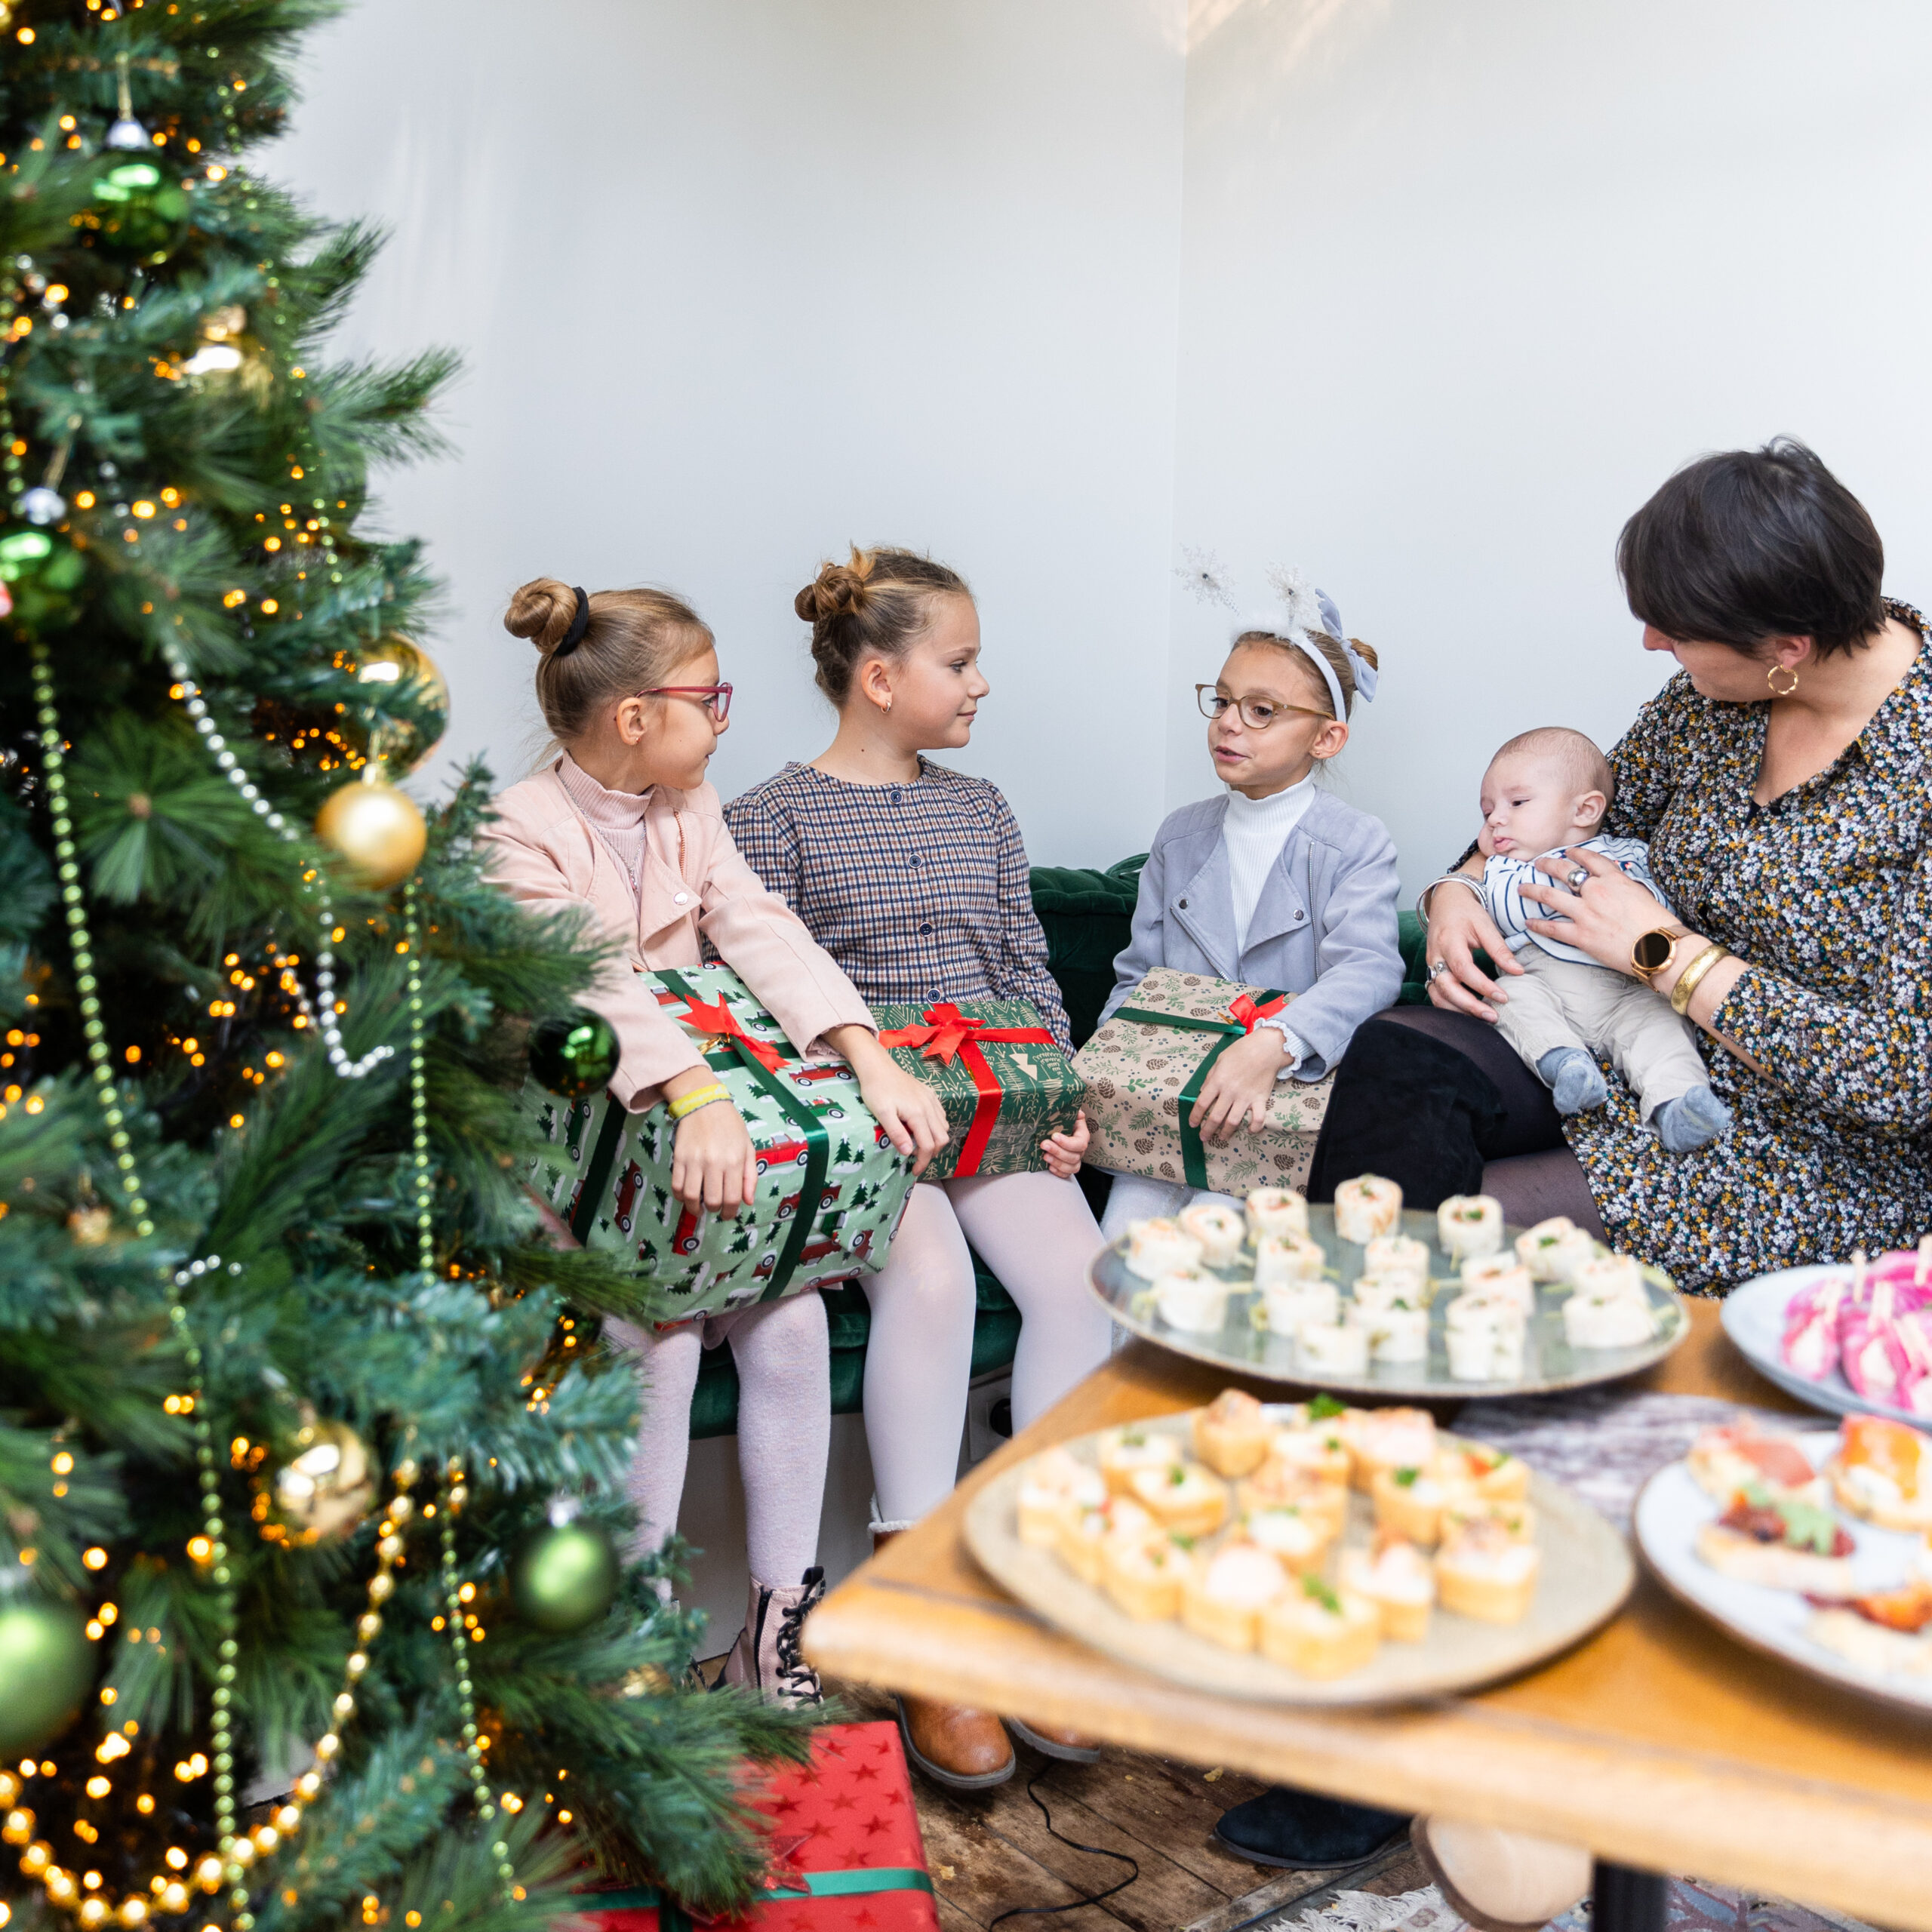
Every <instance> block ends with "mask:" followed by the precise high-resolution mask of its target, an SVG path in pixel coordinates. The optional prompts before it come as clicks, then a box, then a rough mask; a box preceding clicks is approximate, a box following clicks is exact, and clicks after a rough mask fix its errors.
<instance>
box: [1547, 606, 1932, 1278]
mask: <svg viewBox="0 0 1932 1932" xmlns="http://www.w3.org/2000/svg"><path fill="white" fill-rule="evenodd" d="M1886 608H1887V611H1888V612H1889V614H1890V615H1891V616H1893V617H1896V618H1898V619H1899V620H1900V621H1902V622H1903V623H1909V624H1910V625H1912V626H1913V627H1914V628H1915V629H1916V630H1917V631H1918V632H1919V634H1920V635H1921V638H1927V639H1932V633H1928V632H1927V626H1926V623H1925V620H1924V618H1923V617H1921V616H1920V615H1919V614H1918V612H1917V611H1915V610H1913V609H1912V608H1911V607H1910V606H1909V605H1903V604H1897V603H1892V602H1890V601H1887V607H1886ZM1769 713H1770V706H1768V705H1764V704H1724V703H1717V702H1715V701H1714V700H1711V699H1709V698H1705V697H1700V696H1699V695H1698V694H1697V692H1696V691H1694V690H1693V689H1692V688H1691V686H1690V679H1689V678H1688V677H1687V675H1684V674H1683V673H1682V672H1679V674H1678V675H1677V676H1676V677H1675V678H1672V680H1671V681H1670V682H1669V684H1668V685H1666V686H1665V687H1664V688H1663V691H1661V692H1660V693H1659V694H1658V695H1657V697H1655V698H1654V699H1653V700H1651V703H1648V704H1647V705H1646V706H1644V709H1643V711H1642V712H1641V714H1640V715H1639V716H1638V719H1637V721H1636V723H1635V724H1634V725H1633V726H1632V728H1631V729H1630V731H1629V732H1628V733H1627V734H1626V736H1625V737H1624V738H1623V740H1622V742H1621V743H1619V744H1618V746H1617V748H1616V749H1615V750H1614V752H1612V753H1611V764H1612V766H1613V768H1614V771H1615V773H1616V778H1617V798H1616V802H1615V804H1614V806H1613V808H1612V809H1611V814H1610V817H1609V820H1608V824H1607V829H1608V830H1609V831H1611V832H1613V833H1614V834H1616V835H1618V836H1620V837H1623V838H1642V839H1647V841H1649V843H1650V848H1651V868H1652V870H1653V871H1654V873H1655V875H1656V877H1657V883H1658V884H1659V885H1660V887H1661V888H1663V891H1664V892H1665V893H1666V894H1667V895H1668V896H1669V899H1670V900H1671V903H1672V904H1673V905H1674V906H1675V907H1676V908H1677V909H1678V913H1679V915H1680V916H1681V918H1682V920H1683V921H1684V924H1686V925H1687V926H1688V927H1689V928H1690V929H1691V931H1694V932H1698V933H1702V934H1705V935H1706V936H1707V937H1709V938H1711V939H1714V940H1721V941H1722V942H1723V943H1724V945H1726V946H1728V947H1730V949H1731V951H1732V952H1734V953H1736V954H1737V955H1738V956H1739V958H1741V959H1743V960H1744V961H1746V962H1747V964H1749V968H1750V969H1751V970H1750V971H1748V972H1746V974H1744V975H1743V977H1742V978H1741V979H1740V980H1739V981H1738V983H1737V986H1735V987H1734V989H1732V991H1731V992H1730V994H1729V995H1727V998H1725V1000H1724V1004H1722V1006H1721V1007H1720V1008H1718V1012H1717V1014H1716V1015H1715V1023H1716V1025H1717V1026H1718V1027H1719V1028H1720V1029H1721V1030H1722V1031H1723V1032H1725V1033H1727V1035H1730V1038H1733V1039H1734V1040H1735V1041H1737V1043H1738V1044H1739V1045H1740V1046H1741V1047H1742V1048H1743V1049H1744V1050H1745V1051H1746V1052H1747V1053H1749V1054H1750V1056H1751V1057H1752V1059H1753V1060H1755V1061H1756V1062H1757V1063H1758V1065H1759V1066H1762V1067H1764V1069H1767V1073H1766V1074H1765V1075H1760V1074H1757V1073H1754V1072H1752V1070H1751V1069H1749V1067H1747V1066H1744V1065H1743V1063H1742V1062H1740V1060H1737V1059H1736V1058H1734V1057H1733V1056H1732V1055H1731V1054H1730V1053H1728V1052H1727V1051H1725V1049H1724V1048H1722V1047H1721V1046H1720V1045H1719V1044H1718V1043H1717V1042H1716V1041H1714V1040H1712V1039H1711V1038H1709V1036H1708V1035H1704V1034H1702V1033H1700V1035H1699V1036H1698V1044H1699V1046H1700V1049H1701V1050H1702V1051H1703V1055H1704V1058H1705V1060H1706V1063H1708V1064H1709V1067H1710V1069H1711V1084H1712V1087H1713V1088H1715V1090H1716V1091H1717V1093H1718V1097H1720V1098H1721V1099H1722V1100H1724V1102H1725V1103H1726V1104H1727V1106H1729V1107H1730V1109H1731V1110H1732V1112H1733V1114H1734V1116H1735V1119H1736V1125H1735V1127H1734V1129H1733V1130H1732V1131H1731V1132H1730V1134H1725V1135H1721V1136H1720V1137H1718V1139H1717V1140H1714V1141H1712V1142H1710V1143H1709V1144H1708V1145H1707V1146H1704V1147H1702V1148H1700V1149H1698V1150H1697V1152H1694V1153H1690V1154H1668V1153H1666V1152H1664V1150H1663V1146H1662V1145H1661V1143H1660V1142H1659V1141H1658V1140H1657V1137H1656V1136H1655V1135H1654V1134H1652V1133H1651V1132H1650V1131H1648V1130H1647V1128H1644V1126H1643V1125H1642V1124H1641V1121H1640V1120H1639V1118H1638V1112H1637V1106H1636V1103H1635V1097H1634V1096H1633V1095H1632V1093H1631V1091H1630V1090H1629V1088H1628V1087H1627V1086H1626V1084H1624V1083H1623V1081H1622V1080H1621V1078H1619V1077H1617V1075H1614V1073H1612V1074H1610V1075H1609V1078H1610V1099H1609V1101H1608V1103H1607V1104H1606V1105H1605V1106H1602V1107H1601V1108H1598V1109H1595V1111H1593V1112H1589V1113H1586V1114H1580V1115H1572V1116H1571V1118H1569V1119H1568V1120H1567V1121H1565V1122H1564V1131H1565V1133H1566V1134H1567V1136H1568V1138H1569V1141H1570V1144H1571V1148H1572V1149H1574V1152H1575V1153H1576V1155H1577V1158H1578V1160H1580V1161H1581V1162H1582V1163H1583V1169H1584V1171H1585V1173H1586V1174H1587V1175H1588V1177H1589V1183H1590V1192H1591V1193H1592V1195H1593V1196H1594V1197H1595V1201H1596V1204H1597V1208H1598V1213H1599V1214H1601V1216H1602V1217H1603V1223H1604V1229H1605V1230H1606V1232H1607V1233H1608V1234H1609V1235H1610V1237H1611V1240H1612V1241H1614V1243H1615V1244H1617V1246H1618V1247H1621V1248H1625V1249H1627V1250H1628V1251H1630V1252H1632V1253H1633V1254H1639V1255H1641V1256H1643V1257H1645V1258H1646V1259H1647V1260H1652V1261H1654V1262H1655V1263H1657V1264H1658V1265H1659V1266H1661V1267H1663V1268H1666V1269H1669V1271H1670V1272H1671V1273H1672V1275H1674V1276H1675V1278H1676V1279H1677V1281H1678V1285H1679V1286H1680V1287H1684V1288H1687V1289H1697V1290H1701V1291H1705V1292H1707V1293H1718V1294H1722V1293H1724V1292H1725V1291H1727V1290H1728V1289H1730V1288H1731V1287H1735V1286H1736V1285H1737V1284H1739V1283H1740V1282H1741V1281H1745V1280H1747V1279H1748V1278H1749V1277H1751V1276H1752V1275H1756V1274H1760V1273H1762V1272H1765V1271H1766V1270H1767V1269H1774V1268H1784V1267H1790V1266H1795V1265H1796V1264H1797V1263H1801V1262H1807V1261H1825V1260H1836V1259H1840V1258H1842V1257H1845V1256H1847V1255H1849V1254H1850V1252H1851V1251H1852V1250H1853V1249H1854V1247H1865V1248H1867V1249H1870V1250H1872V1251H1877V1250H1879V1249H1881V1248H1886V1247H1901V1246H1904V1247H1909V1246H1911V1245H1912V1244H1913V1243H1914V1242H1915V1241H1917V1240H1918V1237H1919V1236H1920V1235H1922V1234H1924V1233H1927V1232H1932V768H1929V767H1928V763H1927V755H1928V753H1929V752H1932V651H1928V650H1927V649H1925V648H1921V650H1920V651H1919V654H1918V657H1916V658H1915V659H1914V660H1913V661H1912V667H1911V669H1909V671H1908V672H1906V675H1905V678H1904V679H1903V681H1902V682H1901V683H1900V685H1898V687H1897V689H1896V690H1894V691H1893V692H1892V693H1891V694H1890V696H1889V697H1887V699H1886V700H1885V701H1884V703H1883V704H1881V706H1879V707H1878V710H1877V712H1875V714H1874V715H1873V716H1872V719H1871V721H1870V722H1869V724H1867V725H1866V728H1865V729H1864V731H1863V732H1862V733H1860V735H1859V737H1857V739H1856V740H1854V743H1852V744H1851V745H1850V746H1848V747H1847V749H1846V750H1845V751H1844V752H1843V753H1841V755H1839V757H1838V758H1836V759H1835V761H1833V762H1832V764H1830V765H1829V766H1827V767H1826V769H1825V770H1824V771H1821V772H1820V773H1818V774H1817V776H1816V777H1813V778H1810V779H1807V780H1806V781H1805V783H1803V784H1801V785H1799V786H1795V787H1794V788H1793V789H1792V790H1790V791H1789V792H1786V793H1785V794H1784V795H1783V796H1782V797H1780V798H1777V799H1775V800H1774V801H1772V803H1770V804H1768V805H1758V804H1754V803H1753V802H1752V797H1751V792H1752V787H1753V786H1755V784H1756V783H1757V782H1758V768H1759V764H1760V763H1761V759H1762V757H1763V753H1764V731H1765V726H1766V723H1767V719H1768V716H1769ZM1606 1072H1608V1069H1606ZM1767 1076H1768V1077H1767Z"/></svg>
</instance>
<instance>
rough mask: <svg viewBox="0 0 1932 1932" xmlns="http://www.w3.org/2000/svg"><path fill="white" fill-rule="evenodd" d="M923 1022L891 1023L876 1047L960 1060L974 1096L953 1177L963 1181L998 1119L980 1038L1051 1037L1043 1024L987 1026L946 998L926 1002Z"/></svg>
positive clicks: (1039, 1041) (1045, 1041)
mask: <svg viewBox="0 0 1932 1932" xmlns="http://www.w3.org/2000/svg"><path fill="white" fill-rule="evenodd" d="M921 1017H922V1018H923V1019H924V1021H925V1024H924V1026H895V1027H894V1028H892V1029H891V1031H889V1032H884V1033H881V1035H879V1036H878V1043H879V1044H880V1045H881V1046H882V1047H917V1048H918V1049H919V1056H920V1057H921V1059H922V1060H937V1061H938V1062H939V1063H940V1065H941V1066H951V1065H952V1063H953V1061H954V1060H955V1059H958V1060H960V1061H961V1062H962V1063H964V1066H965V1069H966V1071H967V1072H968V1073H970V1074H971V1075H972V1076H973V1088H974V1092H975V1093H976V1094H978V1096H979V1098H978V1100H977V1101H976V1102H975V1103H974V1108H973V1121H972V1124H971V1126H970V1127H968V1128H967V1130H966V1138H965V1140H964V1142H963V1143H961V1146H960V1149H959V1158H958V1161H956V1162H955V1164H954V1166H953V1170H952V1172H953V1177H954V1178H955V1179H956V1180H964V1179H965V1178H966V1177H968V1176H970V1175H972V1174H977V1173H978V1172H979V1171H980V1161H982V1160H983V1159H984V1158H985V1157H986V1144H987V1143H988V1142H989V1141H990V1140H992V1133H993V1124H994V1123H995V1121H997V1120H998V1118H999V1104H1000V1088H999V1081H998V1077H997V1076H996V1075H995V1073H994V1072H993V1070H992V1067H991V1066H989V1065H988V1064H987V1063H986V1055H985V1054H983V1053H982V1052H980V1041H983V1040H990V1041H995V1042H997V1043H998V1044H1001V1045H1008V1044H1011V1045H1014V1046H1035V1047H1050V1046H1051V1045H1052V1044H1053V1043H1054V1036H1053V1035H1052V1034H1051V1033H1050V1032H1048V1031H1047V1029H1045V1028H1044V1026H988V1025H987V1024H986V1022H985V1021H984V1020H975V1019H974V1018H972V1017H971V1016H970V1015H968V1014H964V1013H961V1011H960V1010H959V1009H958V1007H956V1006H955V1005H953V1004H952V1002H951V1001H945V1002H943V1003H942V1004H940V1005H937V1006H929V1007H928V1008H926V1010H925V1012H924V1014H923V1015H922V1016H921Z"/></svg>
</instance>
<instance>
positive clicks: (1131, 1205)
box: [1100, 1174, 1247, 1241]
mask: <svg viewBox="0 0 1932 1932" xmlns="http://www.w3.org/2000/svg"><path fill="white" fill-rule="evenodd" d="M1196 1201H1219V1202H1220V1204H1222V1205H1223V1207H1232V1209H1233V1210H1234V1211H1235V1213H1236V1214H1240V1215H1243V1216H1245V1215H1246V1214H1247V1202H1246V1201H1243V1200H1241V1199H1239V1198H1238V1197H1236V1196H1235V1195H1232V1194H1217V1193H1215V1192H1214V1190H1213V1189H1211V1188H1205V1187H1189V1186H1186V1184H1185V1183H1183V1182H1180V1181H1173V1180H1149V1179H1148V1178H1147V1177H1146V1175H1145V1174H1115V1176H1114V1184H1113V1186H1112V1189H1111V1190H1110V1191H1109V1193H1108V1195H1107V1211H1106V1216H1105V1217H1104V1218H1103V1220H1102V1221H1101V1223H1100V1231H1101V1232H1102V1233H1103V1235H1105V1236H1106V1238H1107V1239H1108V1240H1109V1241H1118V1240H1119V1239H1120V1238H1121V1235H1124V1234H1125V1233H1126V1232H1127V1224H1128V1222H1130V1221H1151V1220H1155V1219H1157V1218H1158V1217H1160V1216H1162V1215H1168V1216H1172V1215H1175V1214H1179V1213H1180V1211H1181V1210H1182V1209H1183V1207H1192V1206H1193V1205H1194V1204H1195V1202H1196Z"/></svg>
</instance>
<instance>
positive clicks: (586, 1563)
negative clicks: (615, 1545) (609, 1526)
mask: <svg viewBox="0 0 1932 1932" xmlns="http://www.w3.org/2000/svg"><path fill="white" fill-rule="evenodd" d="M616 1595H617V1552H616V1551H615V1550H614V1549H612V1548H611V1539H610V1538H609V1537H608V1536H607V1535H605V1533H604V1532H603V1531H601V1529H599V1528H598V1527H597V1526H596V1524H594V1523H584V1522H573V1523H562V1524H550V1525H549V1526H548V1527H546V1528H543V1529H541V1530H539V1531H537V1534H535V1535H534V1536H533V1537H531V1539H530V1540H529V1541H528V1543H525V1545H524V1546H523V1547H522V1549H520V1550H518V1552H517V1555H516V1560H515V1561H514V1562H513V1563H512V1564H511V1565H510V1603H511V1605H512V1607H513V1608H514V1609H515V1611H516V1614H517V1615H518V1617H519V1618H521V1620H522V1621H523V1622H524V1623H528V1624H529V1625H530V1626H531V1627H532V1628H533V1629H538V1630H547V1631H549V1632H550V1633H551V1634H552V1635H555V1636H560V1637H561V1636H568V1635H571V1634H572V1633H573V1632H576V1631H579V1630H583V1629H588V1628H589V1626H590V1625H592V1624H593V1623H596V1622H597V1621H598V1620H599V1619H600V1618H601V1617H602V1616H603V1615H604V1614H605V1611H608V1609H609V1608H610V1607H611V1602H612V1601H613V1600H614V1598H615V1597H616Z"/></svg>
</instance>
